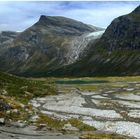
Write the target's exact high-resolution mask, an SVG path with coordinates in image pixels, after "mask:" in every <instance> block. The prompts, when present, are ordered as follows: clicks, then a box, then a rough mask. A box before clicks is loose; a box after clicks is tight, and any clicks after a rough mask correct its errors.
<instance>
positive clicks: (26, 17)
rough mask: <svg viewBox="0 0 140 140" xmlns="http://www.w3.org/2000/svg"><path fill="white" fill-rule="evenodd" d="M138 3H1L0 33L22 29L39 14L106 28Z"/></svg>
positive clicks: (29, 24) (36, 19)
mask: <svg viewBox="0 0 140 140" xmlns="http://www.w3.org/2000/svg"><path fill="white" fill-rule="evenodd" d="M139 4H140V2H138V1H137V2H80V1H79V2H61V1H59V2H45V1H42V2H25V1H24V2H4V1H3V2H1V1H0V30H20V31H22V30H24V29H26V28H28V27H30V26H31V25H32V24H34V23H35V22H37V21H38V19H39V17H40V15H52V16H53V15H57V16H66V17H69V18H73V19H77V20H80V21H82V22H85V23H88V24H92V25H96V26H100V27H107V26H108V25H109V24H110V22H111V21H112V20H113V19H114V18H116V17H118V16H121V15H124V14H127V13H129V12H131V11H132V10H133V9H134V8H135V7H136V6H138V5H139Z"/></svg>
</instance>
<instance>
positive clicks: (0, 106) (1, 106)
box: [0, 100, 12, 111]
mask: <svg viewBox="0 0 140 140" xmlns="http://www.w3.org/2000/svg"><path fill="white" fill-rule="evenodd" d="M10 109H12V107H11V106H10V105H9V104H7V103H6V102H4V101H2V100H0V111H5V110H10Z"/></svg>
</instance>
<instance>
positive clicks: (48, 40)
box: [0, 15, 103, 76]
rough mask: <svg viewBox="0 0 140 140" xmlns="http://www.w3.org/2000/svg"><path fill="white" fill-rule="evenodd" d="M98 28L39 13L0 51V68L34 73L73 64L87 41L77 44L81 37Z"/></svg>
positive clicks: (28, 73)
mask: <svg viewBox="0 0 140 140" xmlns="http://www.w3.org/2000/svg"><path fill="white" fill-rule="evenodd" d="M100 30H103V29H101V28H98V27H94V26H89V25H87V24H84V23H82V22H79V21H76V20H73V19H69V18H65V17H59V16H56V17H55V16H54V17H51V16H44V15H42V16H41V17H40V19H39V21H38V22H37V23H35V24H34V25H33V26H31V27H30V28H28V29H26V30H25V31H23V32H21V33H20V34H19V35H18V36H17V37H16V38H15V39H14V41H13V42H12V43H11V45H10V47H9V48H8V49H6V50H5V51H4V52H1V51H0V59H1V61H0V70H2V71H7V72H10V73H13V74H18V75H25V76H26V75H33V76H35V75H38V74H40V73H44V72H46V71H50V70H53V69H56V68H59V67H60V66H63V65H68V64H71V63H74V62H75V61H76V60H77V59H79V56H80V54H81V53H82V52H83V51H84V49H85V47H86V44H87V43H88V42H87V41H86V43H85V45H82V46H81V43H82V42H84V38H85V36H87V34H89V33H92V32H95V31H100Z"/></svg>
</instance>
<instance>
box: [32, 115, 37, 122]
mask: <svg viewBox="0 0 140 140" xmlns="http://www.w3.org/2000/svg"><path fill="white" fill-rule="evenodd" d="M38 118H39V116H38V115H35V116H32V117H31V121H32V122H36V120H37V119H38Z"/></svg>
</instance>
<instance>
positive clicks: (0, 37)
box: [0, 31, 19, 49]
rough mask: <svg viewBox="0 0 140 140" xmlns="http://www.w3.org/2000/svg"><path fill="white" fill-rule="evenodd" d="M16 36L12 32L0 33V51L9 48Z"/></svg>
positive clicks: (15, 33)
mask: <svg viewBox="0 0 140 140" xmlns="http://www.w3.org/2000/svg"><path fill="white" fill-rule="evenodd" d="M18 34H19V33H17V32H12V31H2V32H1V33H0V49H2V48H5V47H6V48H7V47H8V46H10V45H11V43H12V42H13V40H14V39H15V38H16V37H17V35H18Z"/></svg>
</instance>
